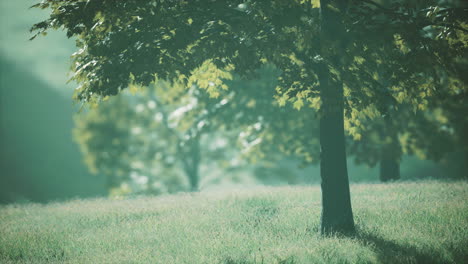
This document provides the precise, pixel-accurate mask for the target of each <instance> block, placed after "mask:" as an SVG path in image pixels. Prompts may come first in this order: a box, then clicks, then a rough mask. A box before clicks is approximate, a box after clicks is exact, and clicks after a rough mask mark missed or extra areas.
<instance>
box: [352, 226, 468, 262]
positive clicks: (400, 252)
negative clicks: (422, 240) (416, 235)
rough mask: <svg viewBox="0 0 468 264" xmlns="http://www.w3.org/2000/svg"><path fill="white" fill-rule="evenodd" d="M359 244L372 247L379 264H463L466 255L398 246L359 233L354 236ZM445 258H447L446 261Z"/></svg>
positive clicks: (377, 237) (373, 235) (370, 235)
mask: <svg viewBox="0 0 468 264" xmlns="http://www.w3.org/2000/svg"><path fill="white" fill-rule="evenodd" d="M355 238H356V239H358V240H359V241H360V242H361V243H363V244H365V245H369V246H372V247H373V248H374V251H375V252H376V253H377V257H378V260H379V263H421V264H432V263H452V262H453V261H455V262H456V263H463V262H464V260H466V259H465V257H467V255H466V254H464V253H463V252H452V257H453V258H450V257H449V256H450V255H444V254H443V252H440V251H435V250H433V249H430V248H426V249H421V248H417V247H415V246H413V245H407V244H406V245H400V244H397V243H396V242H394V241H391V240H387V239H385V238H383V237H381V236H379V235H375V234H372V233H368V232H359V233H358V234H357V235H356V236H355ZM447 257H449V258H448V259H447Z"/></svg>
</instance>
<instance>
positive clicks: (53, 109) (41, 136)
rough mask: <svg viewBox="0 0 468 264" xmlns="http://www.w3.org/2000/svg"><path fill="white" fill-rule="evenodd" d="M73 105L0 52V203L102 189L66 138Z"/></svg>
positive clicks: (100, 191)
mask: <svg viewBox="0 0 468 264" xmlns="http://www.w3.org/2000/svg"><path fill="white" fill-rule="evenodd" d="M74 111H75V110H74V109H73V105H72V102H71V99H68V100H67V99H66V98H64V97H62V96H60V95H59V94H58V93H57V92H56V91H54V90H52V89H50V88H49V87H48V85H47V84H45V83H43V82H42V81H40V80H39V79H37V78H35V77H34V76H33V75H32V74H31V73H30V72H29V71H28V70H27V69H25V68H23V67H21V66H20V65H18V64H16V63H15V62H13V61H8V60H6V59H5V58H3V57H1V56H0V203H8V202H14V201H20V200H30V201H34V202H47V201H51V200H60V199H67V198H68V199H69V198H71V197H78V196H79V197H96V196H99V195H104V194H105V193H106V190H105V184H104V181H103V178H100V177H97V176H94V175H90V174H89V173H88V171H87V169H86V167H85V165H84V164H83V162H82V157H81V155H80V152H79V150H78V146H76V144H75V143H74V142H73V140H72V128H73V120H72V116H73V112H74Z"/></svg>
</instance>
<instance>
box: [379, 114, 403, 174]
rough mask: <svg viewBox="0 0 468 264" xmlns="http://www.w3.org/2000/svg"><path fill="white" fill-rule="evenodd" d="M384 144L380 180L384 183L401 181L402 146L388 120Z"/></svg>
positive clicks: (381, 155) (387, 119)
mask: <svg viewBox="0 0 468 264" xmlns="http://www.w3.org/2000/svg"><path fill="white" fill-rule="evenodd" d="M383 133H385V134H386V136H385V135H384V143H383V146H382V149H381V154H380V180H381V181H382V182H387V181H393V180H398V179H400V159H401V146H400V142H399V140H398V134H397V133H396V130H395V128H394V127H393V126H392V124H391V120H389V118H386V120H385V131H384V132H383Z"/></svg>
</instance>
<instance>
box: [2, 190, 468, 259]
mask: <svg viewBox="0 0 468 264" xmlns="http://www.w3.org/2000/svg"><path fill="white" fill-rule="evenodd" d="M352 196H353V197H352V199H353V206H354V212H355V218H356V222H357V226H358V228H359V234H358V235H357V236H356V237H353V238H338V237H332V238H322V237H320V236H319V235H318V227H319V216H320V189H319V187H318V186H311V187H276V188H266V187H265V188H255V189H245V190H238V191H234V190H233V191H219V192H206V193H196V194H179V195H172V196H163V197H156V198H145V197H142V198H135V199H129V200H120V201H116V200H104V199H98V200H76V201H70V202H66V203H55V204H49V205H38V204H31V205H17V206H15V205H8V206H3V207H0V233H1V236H0V263H46V262H47V263H463V262H464V261H466V259H468V252H467V251H468V222H467V219H468V202H467V198H468V183H467V182H462V181H459V182H436V181H429V182H427V181H426V182H413V183H394V184H387V185H383V184H367V185H366V184H359V185H353V186H352Z"/></svg>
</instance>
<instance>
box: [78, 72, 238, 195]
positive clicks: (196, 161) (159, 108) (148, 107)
mask: <svg viewBox="0 0 468 264" xmlns="http://www.w3.org/2000/svg"><path fill="white" fill-rule="evenodd" d="M132 90H134V91H133V92H134V94H129V93H122V94H121V95H119V96H116V97H112V98H109V99H108V100H106V101H105V102H102V103H101V104H99V105H96V106H95V107H91V108H90V109H89V110H88V111H87V113H82V114H79V115H77V116H76V119H75V120H76V124H77V127H76V129H75V138H76V140H77V141H78V142H79V144H80V146H81V149H82V152H83V154H84V157H85V161H86V163H87V165H88V167H89V168H90V169H91V170H92V171H93V172H95V173H96V172H99V173H102V174H104V175H105V176H106V178H107V179H108V185H109V187H118V186H121V184H122V183H124V184H125V185H124V186H127V183H129V182H132V183H133V185H134V188H133V189H134V190H133V191H145V192H150V193H158V192H161V191H163V192H164V189H165V190H166V191H169V192H175V191H178V190H184V189H185V188H184V185H186V184H187V185H189V188H188V189H189V190H192V191H195V190H198V188H199V184H200V167H201V166H202V165H204V166H205V167H206V166H209V167H210V168H211V169H213V168H216V167H226V166H228V165H227V164H229V162H230V161H231V160H232V159H235V158H238V157H237V156H238V154H237V152H236V150H235V144H234V143H235V139H236V138H237V134H238V133H239V132H238V131H237V133H236V131H230V132H224V133H223V132H222V131H223V130H224V128H223V127H221V126H216V127H215V128H213V126H214V125H215V124H216V120H215V119H213V117H212V116H213V114H214V112H215V111H220V109H222V108H223V107H225V106H224V105H225V104H226V103H227V100H220V99H210V98H205V101H203V99H202V98H201V97H203V96H204V97H207V95H206V94H204V93H201V94H200V93H197V90H194V89H192V90H191V91H190V92H188V93H187V92H186V91H185V88H183V87H181V86H179V87H174V86H169V84H168V83H166V82H162V81H158V82H156V83H153V84H151V85H150V86H149V87H137V86H132ZM156 94H157V95H158V96H157V97H156V96H155V95H156ZM196 94H197V95H196ZM206 103H210V104H212V105H211V106H210V107H206V106H204V104H206ZM206 109H208V110H206ZM226 169H227V168H226ZM230 171H231V172H232V171H233V169H231V170H230ZM205 173H206V170H205ZM228 174H229V173H228ZM228 176H229V175H228ZM230 176H233V173H231V175H230ZM186 182H187V183H186ZM135 183H140V184H135ZM161 188H162V190H161Z"/></svg>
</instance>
